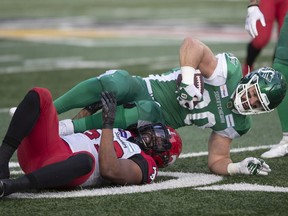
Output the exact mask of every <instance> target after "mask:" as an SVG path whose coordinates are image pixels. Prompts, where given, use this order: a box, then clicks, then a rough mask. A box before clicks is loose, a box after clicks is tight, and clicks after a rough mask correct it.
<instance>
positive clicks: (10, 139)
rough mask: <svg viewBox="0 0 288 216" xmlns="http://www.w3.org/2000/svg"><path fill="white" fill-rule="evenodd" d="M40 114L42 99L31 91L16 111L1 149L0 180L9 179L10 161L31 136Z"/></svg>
mask: <svg viewBox="0 0 288 216" xmlns="http://www.w3.org/2000/svg"><path fill="white" fill-rule="evenodd" d="M39 114H40V98H39V95H38V93H37V92H35V91H29V92H28V93H27V94H26V96H25V97H24V99H23V100H22V101H21V103H20V104H19V106H18V107H17V110H16V111H15V113H14V115H13V117H12V119H11V122H10V125H9V127H8V130H7V133H6V135H5V136H4V139H3V142H2V145H1V147H0V179H4V178H9V177H10V173H9V167H8V165H9V161H10V159H11V157H12V155H13V153H14V152H15V151H16V149H17V148H18V146H19V145H20V143H21V141H22V140H23V139H24V137H26V136H27V135H29V133H30V132H31V130H32V129H33V127H34V125H35V123H36V121H37V119H38V117H39Z"/></svg>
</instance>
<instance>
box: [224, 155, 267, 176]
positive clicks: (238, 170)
mask: <svg viewBox="0 0 288 216" xmlns="http://www.w3.org/2000/svg"><path fill="white" fill-rule="evenodd" d="M227 170H228V173H229V174H230V175H233V174H245V175H268V173H269V172H271V169H270V167H269V165H268V164H266V163H265V161H264V160H262V159H260V158H254V157H248V158H245V159H244V160H243V161H241V162H239V163H230V164H229V165H228V168H227Z"/></svg>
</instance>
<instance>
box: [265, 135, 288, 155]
mask: <svg viewBox="0 0 288 216" xmlns="http://www.w3.org/2000/svg"><path fill="white" fill-rule="evenodd" d="M286 154H288V136H283V138H282V140H281V141H280V142H279V144H277V145H275V146H273V147H272V148H271V149H270V150H269V151H266V152H264V153H263V154H262V155H261V157H262V158H276V157H283V156H285V155H286Z"/></svg>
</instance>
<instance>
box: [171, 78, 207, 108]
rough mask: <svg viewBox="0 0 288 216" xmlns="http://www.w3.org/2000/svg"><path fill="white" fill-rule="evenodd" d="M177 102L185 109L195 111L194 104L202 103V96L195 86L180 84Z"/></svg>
mask: <svg viewBox="0 0 288 216" xmlns="http://www.w3.org/2000/svg"><path fill="white" fill-rule="evenodd" d="M176 93H177V94H178V96H177V100H178V101H179V104H180V105H181V106H183V107H184V108H187V109H189V110H193V109H194V102H195V101H200V100H201V99H202V94H201V92H200V90H199V89H198V88H196V86H195V85H193V84H192V85H186V84H185V83H180V85H179V88H178V90H177V91H176Z"/></svg>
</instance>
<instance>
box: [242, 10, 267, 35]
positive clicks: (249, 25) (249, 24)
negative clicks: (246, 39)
mask: <svg viewBox="0 0 288 216" xmlns="http://www.w3.org/2000/svg"><path fill="white" fill-rule="evenodd" d="M258 20H260V22H261V24H262V26H263V27H265V26H266V23H265V18H264V15H263V14H262V12H261V11H260V10H259V7H258V6H251V7H248V9H247V16H246V22H245V29H246V31H247V32H248V33H249V34H250V35H251V36H252V37H253V38H255V37H256V36H258V31H257V27H256V23H257V21H258Z"/></svg>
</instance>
